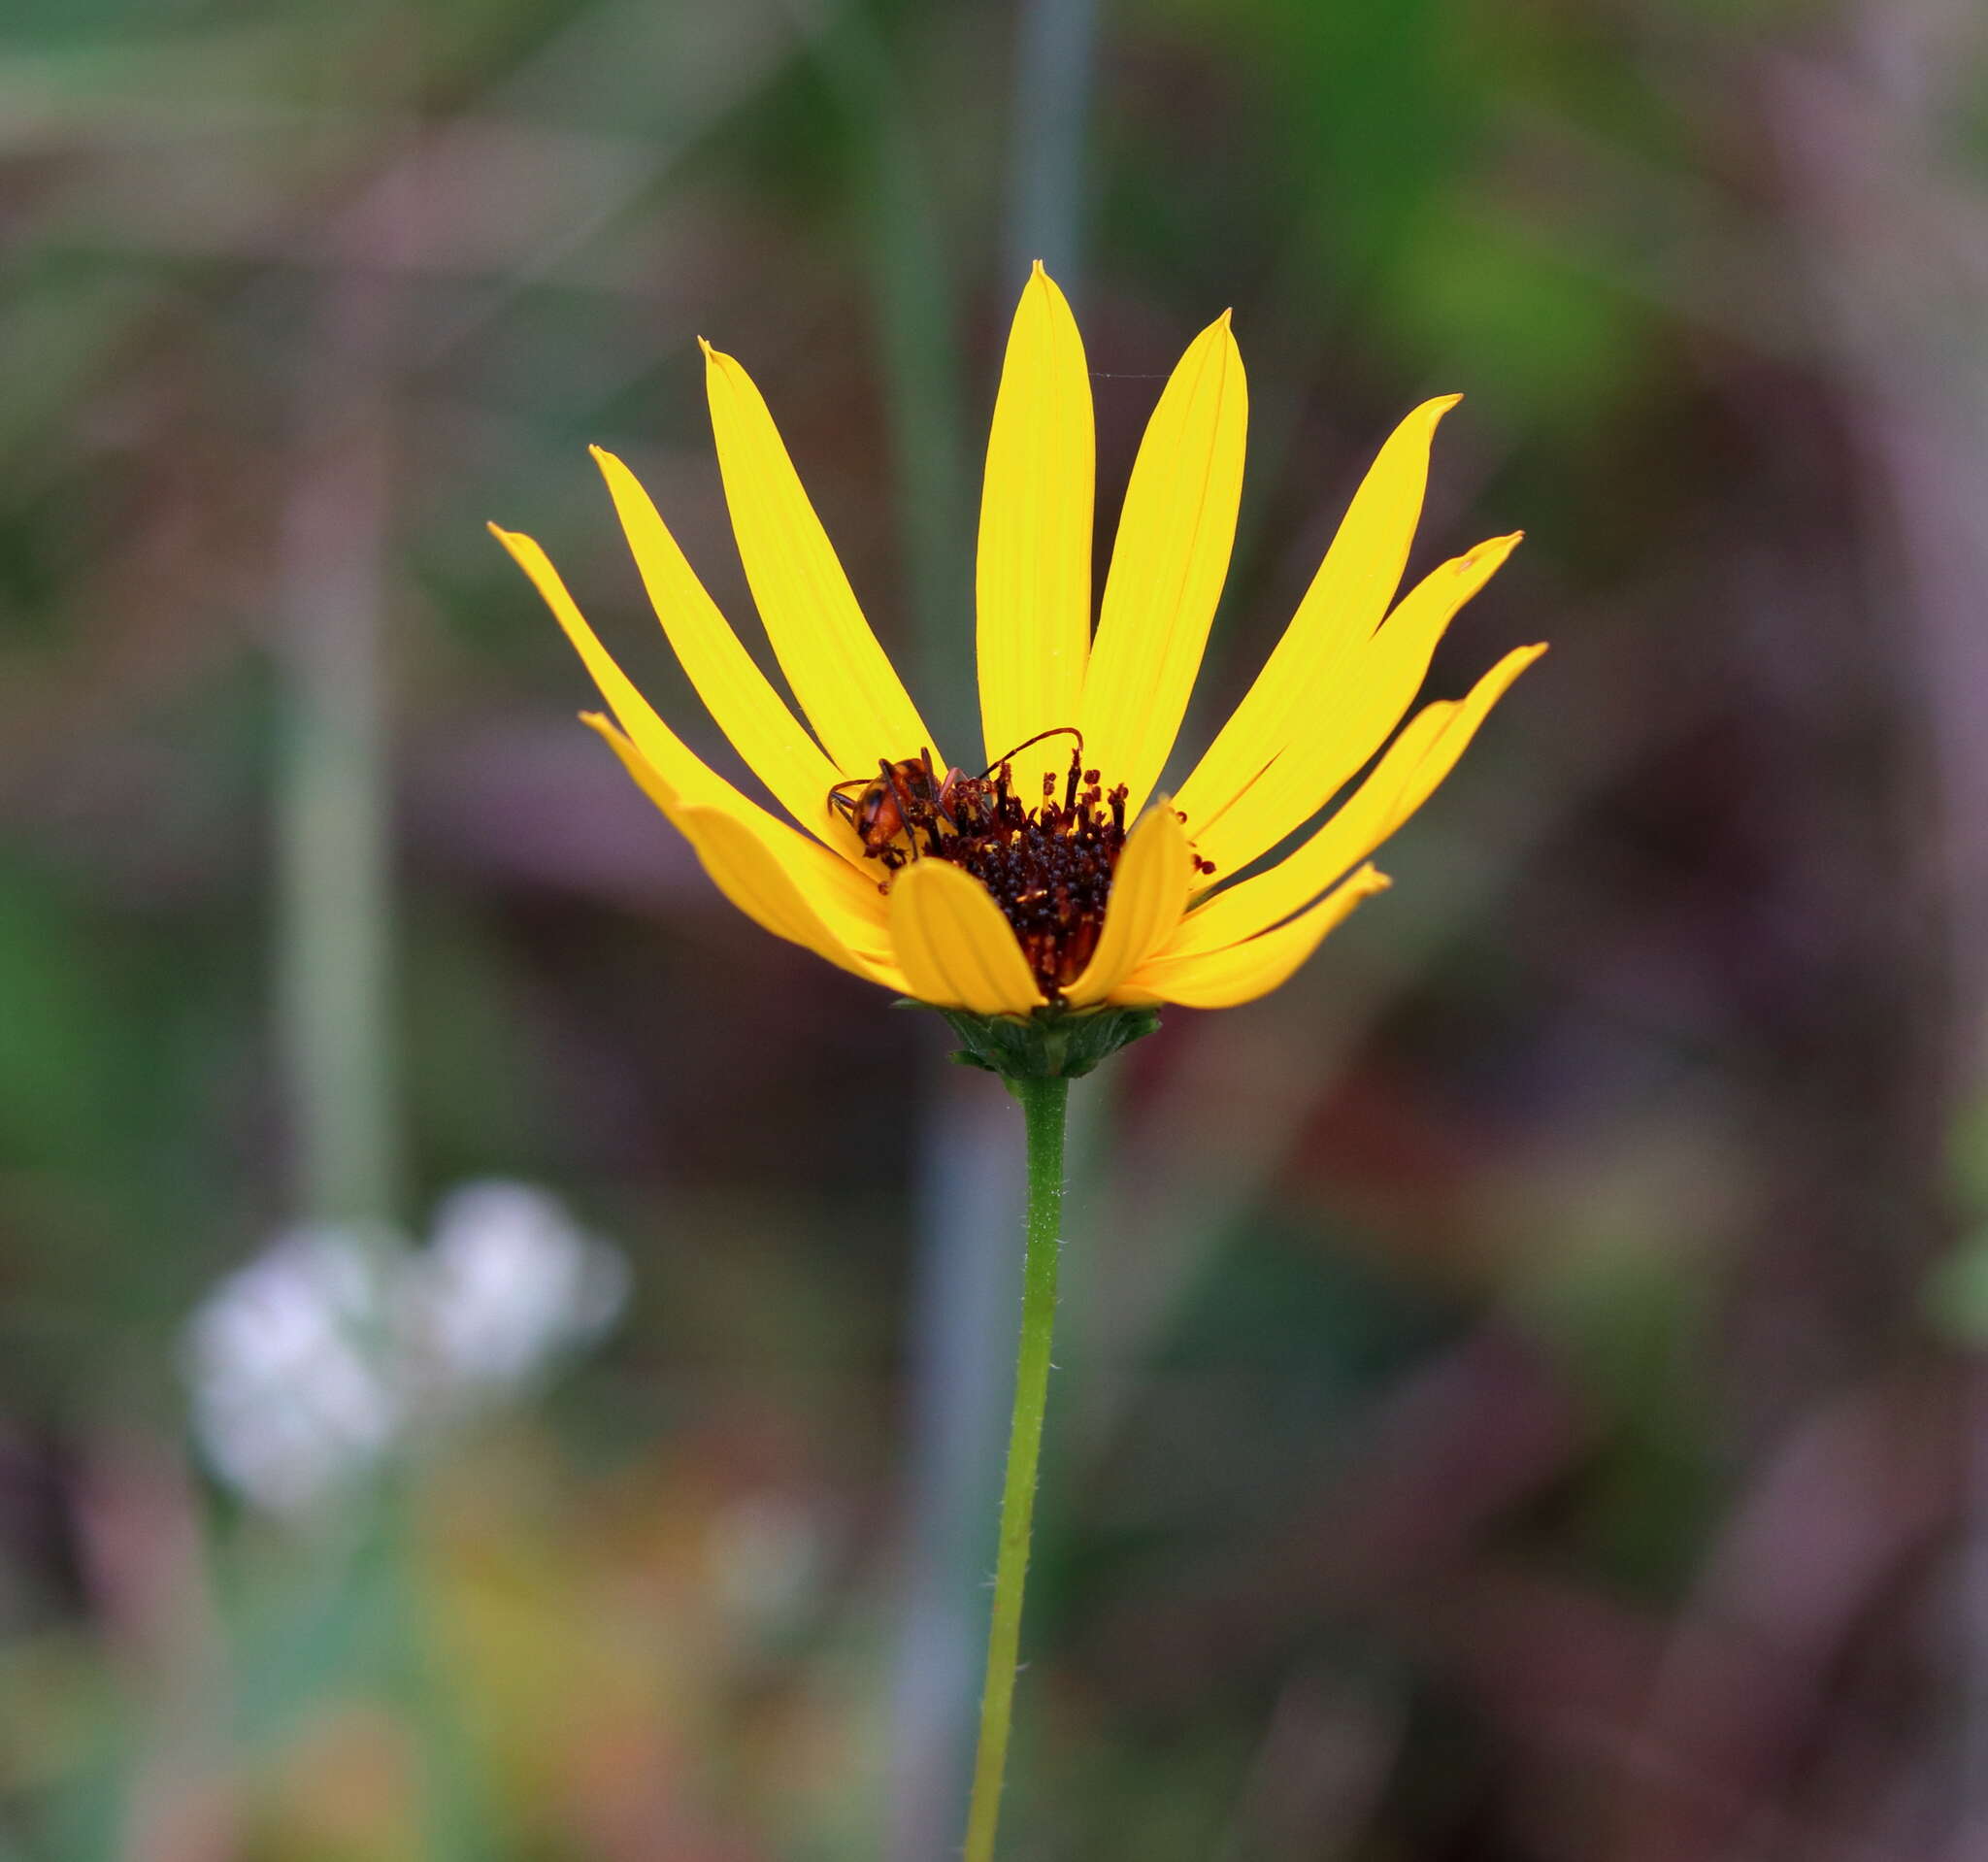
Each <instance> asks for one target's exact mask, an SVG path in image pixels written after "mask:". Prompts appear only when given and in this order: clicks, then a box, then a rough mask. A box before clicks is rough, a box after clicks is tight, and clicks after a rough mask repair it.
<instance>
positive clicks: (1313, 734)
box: [1187, 534, 1519, 878]
mask: <svg viewBox="0 0 1988 1862" xmlns="http://www.w3.org/2000/svg"><path fill="white" fill-rule="evenodd" d="M1518 543H1519V537H1518V535H1517V534H1514V535H1512V536H1509V537H1494V538H1492V539H1491V540H1490V541H1489V542H1488V543H1481V544H1479V545H1478V546H1477V547H1476V549H1473V550H1471V551H1470V552H1469V553H1468V554H1466V555H1462V556H1457V557H1454V558H1452V559H1451V560H1450V561H1448V562H1446V563H1444V564H1443V565H1442V566H1441V568H1440V569H1434V570H1432V571H1431V572H1430V573H1429V574H1428V575H1426V576H1425V577H1423V579H1422V580H1421V581H1420V582H1417V583H1416V584H1415V586H1414V587H1413V588H1412V589H1410V590H1409V591H1408V594H1407V595H1406V596H1405V597H1403V599H1402V602H1401V605H1400V606H1399V607H1398V608H1396V610H1395V611H1394V613H1393V614H1392V615H1389V616H1388V618H1387V624H1386V625H1385V626H1383V627H1382V628H1381V630H1380V631H1379V632H1378V633H1377V634H1375V636H1374V638H1373V639H1372V640H1370V641H1368V642H1366V643H1365V644H1363V645H1362V646H1361V647H1359V648H1357V649H1356V650H1355V652H1354V653H1353V655H1352V657H1351V658H1350V659H1349V660H1348V661H1347V663H1346V665H1345V667H1344V668H1343V676H1342V680H1341V682H1340V684H1339V686H1338V688H1337V690H1336V691H1335V692H1334V693H1333V694H1332V695H1330V696H1329V697H1325V698H1323V699H1322V702H1320V703H1319V704H1317V705H1315V706H1314V708H1313V712H1312V715H1311V716H1310V718H1309V720H1308V722H1307V725H1306V728H1305V731H1304V733H1303V734H1301V735H1300V736H1299V737H1298V739H1297V740H1296V741H1294V742H1293V743H1292V744H1290V745H1289V746H1288V747H1287V748H1285V750H1284V751H1283V753H1282V754H1281V755H1280V756H1278V757H1277V759H1276V761H1275V762H1273V763H1272V764H1271V765H1270V766H1269V767H1268V768H1267V769H1265V770H1264V771H1263V772H1262V773H1261V774H1260V775H1259V776H1258V777H1257V778H1256V780H1255V781H1252V782H1251V783H1250V784H1249V785H1248V786H1247V787H1246V788H1245V789H1244V790H1243V792H1242V794H1241V795H1240V796H1238V797H1237V798H1236V799H1235V801H1233V802H1232V803H1231V804H1230V805H1229V806H1228V807H1227V808H1226V809H1224V810H1222V811H1221V812H1220V813H1218V814H1217V815H1214V816H1213V817H1212V818H1210V819H1208V820H1203V821H1200V822H1197V821H1196V820H1195V818H1194V817H1193V815H1188V818H1187V831H1188V833H1189V835H1191V836H1192V838H1193V841H1194V845H1195V848H1196V850H1197V851H1198V852H1199V853H1200V854H1201V856H1202V857H1203V858H1204V859H1207V860H1212V861H1213V862H1214V864H1215V868H1216V874H1215V877H1217V878H1218V877H1219V876H1220V875H1221V874H1223V873H1234V872H1235V871H1236V870H1237V868H1239V867H1242V866H1245V865H1247V864H1248V863H1249V862H1250V861H1251V860H1253V859H1255V858H1256V856H1257V855H1258V854H1259V853H1262V852H1264V851H1266V850H1267V849H1268V848H1273V847H1275V846H1276V844H1277V843H1278V842H1279V841H1281V840H1282V839H1283V838H1284V836H1285V835H1287V834H1290V833H1292V832H1294V831H1295V830H1296V829H1298V828H1300V827H1303V826H1304V824H1305V823H1306V822H1307V821H1309V819H1310V818H1311V817H1312V816H1313V815H1316V814H1317V813H1318V811H1319V810H1320V809H1322V808H1323V807H1324V806H1325V805H1326V803H1327V802H1329V801H1331V800H1332V798H1333V796H1334V794H1336V793H1337V792H1338V790H1339V788H1340V786H1341V784H1342V783H1343V782H1344V781H1346V779H1347V778H1348V777H1350V776H1351V775H1352V774H1353V772H1354V771H1355V770H1357V769H1358V768H1359V767H1360V766H1361V764H1363V763H1364V762H1366V761H1367V759H1368V758H1369V757H1370V756H1372V755H1373V754H1374V752H1375V750H1376V749H1378V748H1380V746H1381V745H1382V744H1383V743H1384V742H1386V740H1387V736H1388V733H1389V732H1390V731H1392V730H1393V729H1394V727H1395V726H1396V725H1397V724H1399V723H1400V722H1401V720H1402V715H1403V714H1404V713H1405V712H1407V710H1408V707H1409V705H1410V704H1412V703H1413V702H1414V697H1415V693H1416V691H1417V690H1418V689H1419V688H1420V686H1421V683H1422V681H1423V679H1424V677H1425V676H1426V675H1427V673H1428V671H1429V661H1430V659H1431V658H1432V656H1433V655H1434V654H1435V651H1436V648H1437V644H1438V643H1439V642H1440V641H1441V639H1442V636H1443V633H1444V631H1445V630H1446V629H1447V628H1448V626H1449V623H1450V621H1451V620H1452V619H1453V618H1454V617H1455V615H1456V613H1457V611H1458V610H1459V609H1460V608H1461V607H1462V606H1463V605H1464V603H1465V602H1467V601H1469V600H1470V598H1471V597H1472V596H1473V595H1474V594H1475V593H1476V592H1477V590H1478V589H1480V588H1481V587H1483V585H1484V584H1485V583H1486V582H1489V581H1490V580H1491V578H1492V577H1493V576H1494V575H1496V574H1497V572H1498V570H1499V567H1500V566H1501V565H1502V564H1503V563H1504V561H1505V559H1506V558H1507V557H1508V555H1510V554H1511V552H1512V550H1513V549H1516V548H1517V547H1518Z"/></svg>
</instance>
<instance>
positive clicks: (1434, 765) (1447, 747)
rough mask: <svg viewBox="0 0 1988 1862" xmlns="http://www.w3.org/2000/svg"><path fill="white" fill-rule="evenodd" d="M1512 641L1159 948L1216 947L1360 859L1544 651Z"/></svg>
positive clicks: (1421, 798)
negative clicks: (1296, 844)
mask: <svg viewBox="0 0 1988 1862" xmlns="http://www.w3.org/2000/svg"><path fill="white" fill-rule="evenodd" d="M1545 650H1546V649H1545V648H1544V647H1519V648H1514V649H1513V650H1512V651H1511V652H1508V653H1507V654H1506V656H1505V657H1504V658H1503V659H1501V660H1500V661H1499V662H1498V664H1497V665H1495V666H1494V667H1492V669H1491V670H1490V671H1489V672H1488V673H1486V674H1485V675H1484V676H1483V678H1481V679H1480V680H1478V682H1476V684H1475V685H1474V686H1473V687H1472V689H1471V693H1470V696H1469V697H1468V698H1466V699H1464V700H1463V702H1462V703H1461V704H1457V703H1453V702H1451V701H1450V700H1447V699H1443V700H1439V701H1438V702H1437V703H1436V704H1434V705H1426V706H1424V707H1423V708H1422V710H1421V711H1420V712H1418V713H1416V715H1415V716H1414V719H1413V720H1412V721H1411V722H1410V723H1409V725H1408V728H1407V729H1406V730H1405V731H1403V732H1402V734H1401V735H1400V736H1399V737H1397V738H1396V739H1395V741H1394V742H1393V743H1392V744H1390V745H1389V746H1388V748H1387V754H1386V755H1385V756H1383V757H1382V758H1381V759H1380V761H1379V762H1378V763H1377V764H1376V765H1375V768H1374V771H1373V773H1372V774H1371V775H1370V776H1369V777H1368V778H1367V780H1366V781H1364V782H1362V783H1361V784H1360V786H1359V787H1358V788H1356V789H1355V790H1354V791H1353V793H1352V795H1351V797H1350V798H1349V799H1348V800H1347V802H1346V803H1345V805H1344V806H1343V807H1342V808H1341V809H1340V810H1339V811H1338V812H1337V813H1336V814H1335V815H1333V817H1332V819H1331V820H1329V821H1327V822H1326V823H1325V825H1324V826H1323V827H1321V828H1320V829H1319V830H1318V832H1317V833H1316V834H1314V835H1312V837H1311V838H1310V839H1309V841H1307V842H1306V843H1305V844H1304V846H1302V847H1300V848H1298V849H1297V850H1296V851H1295V852H1293V853H1291V854H1289V855H1288V856H1287V857H1285V858H1284V859H1282V860H1279V861H1278V862H1277V864H1276V866H1274V867H1272V868H1271V869H1270V871H1269V872H1268V873H1259V874H1258V875H1257V876H1256V877H1255V878H1254V879H1250V880H1244V881H1242V882H1241V883H1240V884H1237V885H1232V886H1230V887H1228V888H1227V890H1225V891H1222V892H1218V893H1216V895H1215V896H1214V897H1213V898H1212V899H1210V900H1209V902H1208V903H1207V904H1206V905H1202V906H1197V907H1196V908H1195V910H1194V911H1192V912H1190V913H1189V914H1187V916H1186V917H1185V918H1184V919H1183V920H1182V921H1181V925H1180V930H1179V934H1178V935H1177V936H1176V938H1175V939H1174V941H1173V942H1172V943H1171V944H1169V945H1168V947H1167V951H1166V954H1167V955H1168V956H1170V957H1173V956H1186V955H1190V954H1192V953H1193V952H1195V951H1198V950H1217V949H1220V948H1223V947H1224V946H1226V945H1231V944H1237V943H1240V942H1242V941H1243V940H1244V939H1246V938H1252V937H1254V936H1255V935H1256V934H1257V933H1258V932H1260V931H1262V930H1264V929H1265V928H1266V927H1267V926H1270V925H1273V924H1276V923H1277V922H1278V921H1279V920H1280V919H1283V918H1287V917H1289V916H1290V915H1291V914H1292V913H1294V912H1297V911H1299V910H1301V909H1302V908H1303V907H1305V906H1306V905H1309V903H1310V902H1311V901H1312V900H1313V899H1315V898H1317V897H1318V895H1319V894H1320V893H1321V892H1323V891H1324V890H1325V888H1326V887H1327V886H1329V885H1330V884H1332V882H1333V881H1335V880H1337V879H1338V878H1339V877H1340V875H1341V874H1342V873H1344V872H1345V871H1346V869H1347V868H1348V867H1350V866H1352V865H1353V864H1354V863H1355V862H1356V861H1359V860H1364V859H1365V858H1366V857H1367V856H1368V854H1370V853H1372V852H1373V851H1374V850H1375V848H1377V847H1379V846H1380V844H1381V843H1382V842H1383V841H1385V840H1386V839H1387V838H1388V837H1389V836H1390V835H1391V834H1393V833H1394V832H1395V831H1396V829H1398V828H1399V827H1401V826H1402V825H1403V824H1404V823H1405V822H1406V821H1407V820H1408V817H1409V816H1410V815H1413V814H1414V813H1415V811H1416V810H1417V809H1418V808H1420V807H1421V806H1422V804H1423V803H1424V802H1426V801H1427V800H1428V799H1429V797H1430V796H1431V795H1433V794H1434V793H1435V792H1436V789H1437V787H1438V785H1439V784H1440V783H1441V781H1442V780H1443V778H1444V777H1446V776H1447V775H1448V774H1449V772H1450V771H1451V770H1452V769H1454V768H1455V767H1456V764H1457V759H1458V758H1459V757H1461V756H1462V755H1463V753H1464V751H1465V750H1466V749H1467V748H1470V743H1471V739H1472V738H1474V736H1475V735H1476V734H1477V726H1478V725H1479V724H1481V723H1482V722H1483V721H1484V719H1485V718H1486V717H1487V716H1488V715H1490V712H1491V708H1492V706H1494V705H1495V704H1497V703H1498V701H1499V700H1500V699H1501V698H1503V697H1504V696H1505V693H1506V691H1507V690H1508V687H1509V686H1510V684H1511V682H1512V681H1513V680H1515V679H1516V678H1517V677H1518V676H1519V674H1520V673H1522V672H1524V671H1525V669H1526V668H1527V667H1528V666H1530V665H1531V664H1532V663H1533V661H1534V660H1536V659H1538V658H1539V657H1540V655H1541V653H1543V652H1544V651H1545Z"/></svg>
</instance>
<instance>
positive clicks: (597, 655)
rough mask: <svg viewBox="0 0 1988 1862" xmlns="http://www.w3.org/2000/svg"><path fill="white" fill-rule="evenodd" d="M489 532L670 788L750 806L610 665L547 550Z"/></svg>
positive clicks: (710, 802) (695, 797)
mask: <svg viewBox="0 0 1988 1862" xmlns="http://www.w3.org/2000/svg"><path fill="white" fill-rule="evenodd" d="M490 534H491V535H492V536H493V537H495V538H496V539H497V541H498V542H499V543H501V544H502V545H503V546H504V547H505V549H508V550H510V551H511V554H512V556H513V558H514V560H515V561H516V563H517V566H518V567H519V568H520V569H522V570H523V571H524V572H525V574H526V575H527V576H529V577H530V578H531V580H532V584H533V586H534V587H536V588H537V589H538V591H539V593H540V594H541V595H543V596H544V597H545V599H546V606H547V607H548V608H549V609H551V611H552V613H553V615H554V616H555V617H556V618H557V620H558V622H559V625H560V626H561V627H562V628H564V629H565V631H566V638H567V639H568V640H570V641H571V642H572V643H573V646H574V649H575V651H577V652H578V653H579V654H580V658H581V660H583V661H584V662H585V664H586V669H587V671H588V672H590V673H591V674H592V675H593V678H594V683H595V684H596V685H598V686H599V687H600V688H601V696H602V697H603V698H605V699H606V700H607V701H608V708H609V710H611V711H612V712H613V714H614V715H615V717H616V718H618V719H619V720H620V724H621V728H622V729H623V730H624V731H626V732H627V733H628V735H629V736H630V737H632V738H633V739H634V740H635V744H636V748H638V749H640V750H641V751H642V754H643V756H644V758H645V759H646V761H647V762H648V763H649V764H650V765H651V766H652V767H653V768H654V770H655V772H656V774H657V775H658V776H659V777H660V778H661V779H662V781H665V782H666V783H668V785H669V787H670V790H671V792H672V793H673V794H675V795H679V796H681V797H682V798H683V800H684V801H685V802H687V803H689V804H691V805H693V806H696V807H704V806H712V807H718V808H728V807H733V806H736V807H738V808H751V807H753V806H754V804H753V803H751V802H749V801H747V800H746V797H745V796H743V795H741V794H740V793H739V791H738V790H737V789H735V788H734V787H733V786H732V785H731V783H729V782H728V781H725V779H724V778H723V777H722V776H720V775H718V773H717V772H716V771H715V770H713V769H712V768H711V767H710V765H709V764H707V763H705V762H704V761H703V759H702V758H700V757H699V756H698V755H697V754H696V753H695V752H694V751H693V750H691V749H690V748H688V747H687V746H686V745H685V744H684V743H683V741H682V740H681V739H680V738H679V737H678V735H677V734H676V732H675V731H673V730H671V728H670V727H669V726H668V725H667V724H665V723H664V722H663V720H662V719H661V718H660V717H658V716H657V715H655V711H654V709H653V708H652V707H651V706H650V704H649V702H648V700H647V699H646V698H645V697H643V695H642V694H641V693H640V692H639V691H637V690H636V689H635V686H634V685H633V683H632V682H630V681H629V679H628V676H627V675H626V674H625V673H623V672H622V670H621V668H620V667H619V666H617V665H615V663H614V659H613V655H612V654H611V653H610V652H609V651H608V649H607V648H605V647H603V646H602V645H601V643H600V641H599V640H598V639H596V638H595V636H594V630H593V629H592V628H591V627H589V626H588V625H587V624H586V619H585V616H583V615H581V614H580V609H579V607H578V605H577V604H576V603H575V601H574V599H573V597H572V595H570V594H569V593H568V592H567V589H566V584H565V582H562V581H560V579H559V572H558V570H556V569H554V568H553V567H552V564H551V562H550V560H549V559H548V558H547V555H546V552H545V551H544V550H543V549H540V548H539V546H538V545H537V544H536V543H534V542H533V541H532V539H531V538H529V537H525V536H520V535H519V534H518V533H517V532H516V531H514V530H502V529H499V528H498V526H497V525H496V524H494V523H493V524H492V525H491V526H490Z"/></svg>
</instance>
